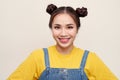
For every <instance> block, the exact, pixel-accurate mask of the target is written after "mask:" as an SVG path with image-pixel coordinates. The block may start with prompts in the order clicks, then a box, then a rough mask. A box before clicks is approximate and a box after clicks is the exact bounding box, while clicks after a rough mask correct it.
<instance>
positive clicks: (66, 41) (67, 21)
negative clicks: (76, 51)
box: [51, 13, 78, 54]
mask: <svg viewBox="0 0 120 80" xmlns="http://www.w3.org/2000/svg"><path fill="white" fill-rule="evenodd" d="M51 31H52V35H53V38H54V39H55V41H56V49H57V50H58V52H59V53H62V54H68V53H70V52H71V50H72V49H73V47H74V45H73V42H74V40H75V37H76V35H77V32H78V30H77V26H76V23H75V21H74V20H73V18H72V17H71V16H70V15H69V14H67V13H61V14H58V15H56V16H55V17H54V19H53V22H52V28H51Z"/></svg>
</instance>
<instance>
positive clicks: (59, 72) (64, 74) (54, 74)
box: [39, 48, 89, 80]
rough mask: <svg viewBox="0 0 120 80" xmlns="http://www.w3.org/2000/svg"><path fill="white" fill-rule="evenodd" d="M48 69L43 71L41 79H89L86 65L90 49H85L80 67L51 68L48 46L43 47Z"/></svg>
mask: <svg viewBox="0 0 120 80" xmlns="http://www.w3.org/2000/svg"><path fill="white" fill-rule="evenodd" d="M43 50H44V57H45V65H46V69H45V70H44V71H43V73H42V74H41V76H40V77H39V80H88V78H87V76H86V74H85V72H84V66H85V63H86V59H87V56H88V53H89V51H87V50H85V52H84V55H83V58H82V62H81V65H80V68H78V69H66V68H51V67H50V63H49V55H48V50H47V48H43Z"/></svg>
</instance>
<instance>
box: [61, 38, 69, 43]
mask: <svg viewBox="0 0 120 80" xmlns="http://www.w3.org/2000/svg"><path fill="white" fill-rule="evenodd" d="M59 40H60V42H61V43H68V42H69V40H70V38H59Z"/></svg>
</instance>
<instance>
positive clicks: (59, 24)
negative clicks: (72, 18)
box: [54, 24, 73, 26]
mask: <svg viewBox="0 0 120 80" xmlns="http://www.w3.org/2000/svg"><path fill="white" fill-rule="evenodd" d="M54 25H56V26H60V24H54ZM70 25H73V24H67V26H70Z"/></svg>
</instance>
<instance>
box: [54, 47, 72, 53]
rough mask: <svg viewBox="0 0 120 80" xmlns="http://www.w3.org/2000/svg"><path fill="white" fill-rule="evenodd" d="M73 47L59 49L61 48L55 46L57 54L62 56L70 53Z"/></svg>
mask: <svg viewBox="0 0 120 80" xmlns="http://www.w3.org/2000/svg"><path fill="white" fill-rule="evenodd" d="M73 47H74V46H73V45H72V46H69V47H61V46H58V45H56V49H57V51H58V52H59V53H62V54H68V53H70V52H71V51H72V49H73Z"/></svg>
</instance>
